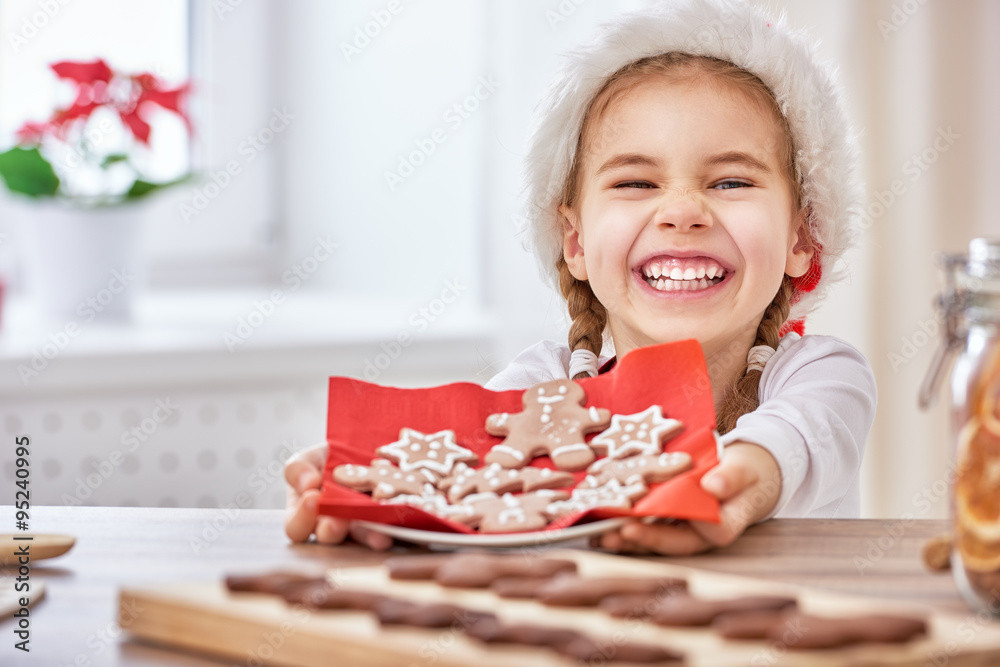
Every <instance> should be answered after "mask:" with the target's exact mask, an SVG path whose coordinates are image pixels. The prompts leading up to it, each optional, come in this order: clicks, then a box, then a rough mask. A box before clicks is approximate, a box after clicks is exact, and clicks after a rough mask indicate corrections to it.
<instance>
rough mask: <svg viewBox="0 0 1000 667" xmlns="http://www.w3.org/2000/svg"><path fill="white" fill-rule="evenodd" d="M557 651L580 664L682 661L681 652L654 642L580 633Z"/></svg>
mask: <svg viewBox="0 0 1000 667" xmlns="http://www.w3.org/2000/svg"><path fill="white" fill-rule="evenodd" d="M559 652H560V653H562V654H563V655H566V656H569V657H571V658H574V659H576V660H578V661H579V662H580V664H582V665H604V664H607V663H609V662H610V663H614V662H626V663H635V664H641V663H653V664H662V663H664V662H683V661H684V654H683V653H680V652H679V651H672V650H670V649H668V648H664V647H662V646H656V645H655V644H640V643H638V642H628V641H615V640H596V639H594V638H593V637H587V636H586V635H580V636H578V637H575V638H573V639H572V640H570V641H569V642H567V643H565V644H564V645H563V646H562V647H560V649H559Z"/></svg>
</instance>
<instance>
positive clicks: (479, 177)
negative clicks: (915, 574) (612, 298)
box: [0, 0, 1000, 518]
mask: <svg viewBox="0 0 1000 667" xmlns="http://www.w3.org/2000/svg"><path fill="white" fill-rule="evenodd" d="M647 4H651V3H648V2H642V1H639V0H631V1H625V2H616V3H610V2H598V1H596V0H590V1H586V0H542V1H541V2H539V1H537V0H516V1H515V0H508V1H505V2H488V1H486V0H477V1H471V2H470V1H469V0H424V1H423V2H413V1H412V0H372V1H368V0H365V1H360V0H358V1H352V2H324V1H320V0H287V1H283V2H278V1H277V0H256V1H254V2H242V1H240V0H214V1H212V2H209V1H208V0H189V1H185V0H148V1H146V2H139V3H137V2H130V1H129V0H76V1H75V2H72V3H68V2H62V1H60V0H48V1H45V0H4V1H3V3H0V37H2V43H0V150H6V149H8V148H10V147H12V146H14V145H15V143H16V142H17V141H18V139H17V137H16V136H15V133H16V132H17V131H18V129H20V128H22V126H23V124H24V123H25V121H31V120H39V119H41V118H45V117H47V116H48V115H49V113H50V112H51V110H52V109H53V108H55V107H56V106H60V107H65V106H66V105H68V104H70V103H71V102H73V101H74V93H73V86H71V85H68V84H67V82H65V81H60V80H58V79H57V78H56V77H55V76H54V74H53V72H52V70H51V69H49V64H50V63H52V62H56V61H61V60H74V61H93V60H95V59H97V58H101V59H103V60H104V61H106V62H107V63H108V64H109V65H110V66H111V68H112V69H114V70H116V71H122V72H129V73H137V72H146V73H150V74H152V75H153V76H154V77H156V81H158V82H159V85H160V86H161V87H162V88H163V89H172V90H175V89H177V88H179V87H183V86H184V85H185V84H187V83H190V94H189V95H187V98H186V109H187V112H188V114H189V116H190V123H191V138H190V140H189V139H188V135H187V132H186V129H185V125H184V122H183V118H181V117H179V116H178V115H177V114H171V113H169V112H168V111H167V110H165V109H162V108H158V107H155V105H153V107H151V108H150V109H147V112H146V113H145V115H143V118H144V119H145V120H146V121H148V122H149V123H150V125H151V126H152V133H151V136H150V138H149V141H148V146H147V145H141V146H137V147H136V148H135V153H136V155H135V163H136V164H138V165H139V166H140V167H141V169H142V172H143V174H144V175H145V176H146V177H147V178H149V179H152V180H155V181H157V182H160V181H167V180H171V179H174V178H177V177H179V176H183V175H185V174H187V173H189V172H190V173H194V174H195V177H194V178H192V179H190V180H188V181H186V182H185V183H183V184H181V185H177V186H175V187H172V188H170V189H167V190H165V191H163V192H162V193H159V194H158V195H156V196H151V197H149V198H147V199H144V200H141V201H137V202H135V203H132V204H130V205H114V206H106V207H101V208H100V209H95V210H92V211H90V212H89V214H90V217H91V218H94V217H95V215H96V217H98V218H101V217H108V218H111V217H114V218H116V219H117V222H116V223H115V224H117V225H118V226H117V227H113V228H112V227H111V223H107V224H106V225H105V224H104V223H102V222H98V223H96V224H97V227H96V229H98V230H99V231H95V232H89V231H88V232H86V233H84V234H83V235H82V237H79V238H78V237H77V236H75V235H74V233H75V230H79V229H94V228H92V227H82V226H78V225H76V223H73V222H70V223H66V222H65V221H64V222H63V223H61V224H62V225H63V226H62V227H60V226H59V224H60V223H56V224H55V226H49V225H50V222H48V221H47V220H48V218H50V217H52V216H53V213H52V209H53V208H56V209H59V208H60V207H54V206H53V205H52V204H51V202H46V201H43V200H38V199H35V200H28V199H26V198H24V197H16V196H13V195H11V194H9V193H7V192H4V193H3V197H2V199H0V282H2V283H3V285H4V287H5V289H4V290H3V295H2V311H0V312H2V316H0V434H2V435H3V437H6V438H8V440H9V441H10V443H11V444H13V439H14V437H15V436H16V435H28V436H30V438H31V441H32V444H33V446H34V449H33V452H34V454H33V456H32V459H31V466H32V488H33V491H34V495H33V501H34V502H35V503H36V504H38V503H42V504H98V505H140V506H181V507H193V506H198V507H220V508H223V509H224V508H227V507H230V508H231V507H234V506H237V505H238V506H240V507H244V506H254V507H258V508H260V507H281V506H283V504H284V486H283V480H282V478H281V469H282V465H283V462H284V460H285V459H287V457H288V456H289V455H290V453H291V452H293V451H296V450H299V449H301V448H303V447H306V446H309V445H313V444H316V443H320V442H322V441H323V439H324V433H325V431H324V429H325V414H326V378H327V377H328V376H330V375H349V376H355V377H359V378H363V379H366V380H369V381H374V382H379V383H386V384H397V385H401V386H420V385H431V384H440V383H444V382H452V381H458V380H468V381H473V382H485V381H486V380H488V379H489V378H490V377H491V375H492V374H493V373H495V372H496V371H497V370H499V369H501V368H502V367H503V366H504V365H505V364H506V363H507V362H508V361H509V360H510V359H511V358H512V357H513V356H514V355H515V354H517V353H518V352H519V351H520V350H521V349H523V348H524V347H526V346H528V345H530V344H532V343H534V342H536V341H537V340H539V339H541V338H552V339H556V340H563V339H564V337H565V331H566V318H565V314H564V307H563V304H562V302H561V299H560V298H559V297H558V296H557V295H555V294H554V293H552V292H550V291H549V290H548V288H547V287H545V286H544V285H543V284H542V282H541V281H540V279H539V276H538V273H537V270H536V267H535V264H534V261H533V259H532V258H531V256H530V255H529V254H528V253H527V252H525V250H524V249H523V247H522V239H520V238H519V237H518V236H517V234H516V231H517V229H518V227H519V225H520V216H519V205H520V191H521V181H520V163H521V159H522V156H523V153H524V148H525V144H526V139H527V132H528V127H529V122H530V117H531V111H532V108H533V106H534V104H535V103H536V101H537V100H538V99H539V98H540V96H541V94H542V92H543V90H544V89H545V87H546V85H547V84H548V82H549V81H550V79H551V78H552V76H553V74H554V72H555V70H556V67H557V65H558V63H559V57H560V54H561V53H563V52H565V51H567V50H568V49H570V48H572V46H574V45H576V44H578V43H581V42H582V41H584V40H586V39H587V36H588V34H589V33H591V32H592V30H593V29H594V27H595V26H596V25H597V24H599V23H600V22H601V21H603V20H606V19H607V18H609V17H612V16H614V15H615V14H617V13H619V12H623V11H627V10H630V9H635V8H640V7H643V6H645V5H647ZM764 4H765V5H766V6H768V7H771V8H773V9H775V10H777V11H784V12H786V13H787V15H788V20H789V22H790V23H791V24H792V25H793V26H796V27H799V28H801V29H804V30H806V31H808V32H809V33H810V34H811V35H812V36H814V37H815V38H816V39H817V40H818V41H819V42H820V46H819V51H820V53H821V54H822V56H823V57H824V58H825V59H828V60H831V61H833V62H835V63H837V65H838V68H839V77H840V80H841V82H842V84H843V86H844V88H845V89H846V94H847V101H848V105H849V108H850V111H851V113H852V115H853V117H854V119H855V120H856V122H857V125H858V128H859V129H860V130H861V133H862V144H863V148H864V169H865V176H866V180H867V184H868V192H869V196H868V201H869V205H868V208H867V211H866V216H865V221H864V232H863V235H862V238H861V244H860V246H859V247H858V248H857V250H856V251H855V252H853V253H852V255H851V256H850V257H849V259H848V261H849V265H850V280H849V281H848V282H846V283H844V284H841V285H840V286H839V287H838V288H837V290H836V291H835V293H834V294H833V296H832V298H831V299H830V300H829V301H828V302H826V303H825V304H824V306H823V307H822V309H821V310H819V311H818V312H816V313H815V314H813V315H812V316H810V318H809V320H808V322H807V332H809V333H824V334H832V335H836V336H840V337H842V338H844V339H846V340H848V341H849V342H851V343H852V344H854V345H856V346H857V347H859V348H860V349H861V350H862V351H863V352H864V353H865V354H866V355H867V357H868V359H869V360H870V362H871V364H872V366H873V367H874V369H875V373H876V376H877V380H878V385H879V410H878V418H877V421H876V424H875V428H874V429H873V431H872V435H871V438H870V439H869V442H868V447H867V453H866V460H865V464H864V470H863V475H862V476H863V486H862V488H863V496H862V500H863V508H864V509H863V512H864V515H865V516H867V517H902V518H908V517H913V518H937V517H943V516H945V515H946V513H947V481H948V479H949V475H948V466H949V453H950V438H951V436H950V432H949V425H948V422H947V419H948V409H947V406H948V397H947V396H946V394H945V391H946V389H944V388H943V390H942V393H941V395H940V397H939V401H938V403H937V405H936V406H935V408H934V409H933V410H931V411H928V412H919V411H918V409H917V406H916V396H917V387H918V386H919V383H920V381H921V379H922V377H923V375H924V373H925V372H926V370H927V368H928V366H929V365H930V361H931V357H932V355H933V352H934V350H935V348H936V346H937V345H938V342H939V340H940V336H941V331H940V329H941V327H940V319H939V317H938V315H937V313H936V312H935V310H934V308H933V305H932V304H933V299H934V297H935V295H936V294H937V293H938V292H939V291H940V280H939V273H938V269H937V265H936V257H937V255H938V254H939V253H941V252H958V251H962V250H964V249H965V248H966V247H967V245H968V241H969V239H971V238H973V237H976V236H994V237H998V236H1000V220H998V217H997V214H996V211H995V210H994V207H993V206H992V204H993V200H992V197H993V194H992V193H993V189H994V188H995V187H996V184H997V183H998V182H1000V163H998V161H997V160H996V155H998V154H1000V127H998V124H997V123H996V119H997V118H1000V77H998V76H997V73H996V64H997V63H1000V39H998V38H1000V3H997V2H994V1H993V0H894V1H891V0H840V1H838V2H836V3H832V2H828V3H817V2H812V1H810V0H772V1H771V2H768V3H764ZM77 101H79V100H77ZM111 120H112V121H115V123H117V122H118V121H117V118H112V119H111ZM94 122H95V123H96V122H98V121H94ZM109 123H110V121H109ZM112 124H114V123H112ZM119 125H120V123H119ZM87 127H88V128H90V126H87ZM102 127H103V126H102ZM116 127H117V126H116ZM91 129H92V128H91ZM119 135H121V136H119ZM122 136H124V137H125V138H128V135H127V133H126V134H125V135H122V133H121V131H120V128H119V129H110V125H109V126H108V128H104V129H98V130H93V134H92V135H91V136H89V138H88V142H89V143H88V145H89V146H90V147H91V149H94V150H98V151H100V150H103V151H104V153H103V155H104V159H105V161H106V158H107V156H108V155H111V154H113V153H112V152H111V151H112V148H110V147H112V146H117V145H118V144H116V143H115V142H120V141H123V140H124V139H122ZM102 142H103V143H102ZM133 143H134V142H133ZM114 150H118V149H114ZM109 164H110V163H109ZM105 168H107V165H104V166H102V167H101V169H105ZM111 168H114V169H117V168H118V166H117V165H113V164H112V165H111ZM67 170H68V171H67ZM56 171H57V172H59V173H60V175H61V176H64V178H63V180H64V181H66V182H68V181H69V180H70V178H71V177H72V176H73V175H74V174H73V173H72V172H73V164H72V161H71V160H70V161H68V162H65V163H64V164H62V165H61V166H60V168H59V169H57V170H56ZM83 187H86V184H85V186H83ZM61 212H62V213H66V211H61ZM104 214H106V216H105V215H104ZM67 224H68V226H67ZM81 224H82V223H81ZM87 224H94V221H93V220H92V221H91V222H88V223H87ZM102 225H103V226H105V227H108V228H110V229H112V231H111V232H108V233H109V234H110V235H109V237H108V240H104V239H103V237H102V236H100V235H101V234H104V233H105V232H106V230H104V229H102ZM132 236H134V237H135V238H134V240H133V241H132V243H131V244H126V243H125V241H124V239H125V238H126V237H132ZM98 238H100V239H102V240H95V239H98ZM88 244H89V245H96V246H97V247H98V248H103V249H107V248H110V247H112V246H118V245H121V246H122V252H123V255H122V256H121V257H122V259H111V258H110V257H108V256H104V255H102V260H101V261H103V262H104V263H103V264H101V265H100V268H101V271H103V273H102V274H101V275H100V279H99V280H98V282H97V283H96V284H89V285H84V284H83V283H82V281H81V280H79V279H75V278H74V276H75V275H77V274H76V273H75V268H74V267H75V262H77V261H78V260H80V258H81V257H83V256H84V255H86V254H88V253H89V252H91V251H90V250H87V246H88ZM60 253H62V254H60ZM55 257H59V258H63V259H59V260H58V261H56V262H55V264H54V265H53V266H49V265H45V266H43V263H44V262H45V261H46V260H52V258H55ZM116 271H117V276H116V274H115V272H116ZM66 276H69V280H70V283H69V285H70V287H72V288H75V289H82V290H83V291H82V292H80V294H81V295H82V296H74V297H73V299H71V300H70V303H69V307H67V306H66V305H65V304H63V305H62V306H58V305H53V303H52V300H51V298H50V297H51V292H52V290H56V291H57V292H58V291H59V290H61V289H62V290H68V289H70V287H66V288H60V287H53V285H55V284H56V282H55V281H56V280H57V279H58V278H65V277H66ZM74 282H75V283H76V284H74ZM46 285H48V290H49V295H48V297H49V298H47V297H46V295H45V291H46V287H45V286H46ZM62 294H63V296H65V295H66V294H68V292H65V291H64V292H63V293H62ZM64 301H65V299H64ZM3 451H4V452H8V451H11V452H12V451H13V448H12V447H8V448H4V449H3ZM13 475H14V462H13V457H12V455H11V454H8V453H4V454H0V478H3V479H7V480H13V479H14V477H13ZM247 498H249V501H247V500H246V499H247ZM220 511H223V510H220Z"/></svg>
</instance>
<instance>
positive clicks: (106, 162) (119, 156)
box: [101, 153, 128, 169]
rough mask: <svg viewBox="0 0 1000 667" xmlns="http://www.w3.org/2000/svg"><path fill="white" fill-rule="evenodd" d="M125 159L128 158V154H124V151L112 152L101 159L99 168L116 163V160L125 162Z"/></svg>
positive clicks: (105, 167)
mask: <svg viewBox="0 0 1000 667" xmlns="http://www.w3.org/2000/svg"><path fill="white" fill-rule="evenodd" d="M127 160H128V155H126V154H125V153H112V154H111V155H109V156H107V157H106V158H104V160H102V161H101V169H107V168H108V167H110V166H111V165H113V164H116V163H118V162H126V161H127Z"/></svg>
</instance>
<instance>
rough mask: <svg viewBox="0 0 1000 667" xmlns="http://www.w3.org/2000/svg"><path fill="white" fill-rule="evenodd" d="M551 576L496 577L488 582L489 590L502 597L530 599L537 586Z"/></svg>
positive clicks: (536, 591)
mask: <svg viewBox="0 0 1000 667" xmlns="http://www.w3.org/2000/svg"><path fill="white" fill-rule="evenodd" d="M551 578H552V577H498V578H497V579H494V580H493V583H491V584H490V591H492V592H493V593H494V594H496V595H498V596H499V597H502V598H522V599H530V598H533V597H535V595H536V594H537V593H538V588H539V587H540V586H541V585H542V584H544V583H545V582H547V581H548V580H549V579H551Z"/></svg>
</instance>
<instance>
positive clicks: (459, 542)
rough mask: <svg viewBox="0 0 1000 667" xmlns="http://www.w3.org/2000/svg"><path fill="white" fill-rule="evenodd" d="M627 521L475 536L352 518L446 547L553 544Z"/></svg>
mask: <svg viewBox="0 0 1000 667" xmlns="http://www.w3.org/2000/svg"><path fill="white" fill-rule="evenodd" d="M630 520H631V519H630V518H629V517H616V518H614V519H602V520H600V521H593V522H591V523H583V524H580V525H578V526H569V527H568V528H561V529H559V530H537V531H533V532H530V533H482V534H480V533H477V534H475V535H470V534H468V533H443V532H437V531H433V530H417V529H415V528H404V527H403V526H392V525H389V524H386V523H373V522H371V521H354V523H355V524H358V525H360V526H364V527H365V528H367V529H368V530H373V531H375V532H376V533H382V534H384V535H388V536H389V537H394V538H396V539H400V540H406V541H407V542H413V543H415V544H426V545H440V546H448V547H527V546H539V545H545V544H555V543H556V542H565V541H566V540H575V539H577V538H581V537H590V536H591V535H600V534H601V533H606V532H608V531H609V530H613V529H615V528H617V527H618V526H621V525H623V524H625V523H627V522H628V521H630Z"/></svg>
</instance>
